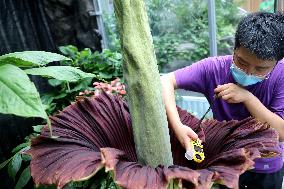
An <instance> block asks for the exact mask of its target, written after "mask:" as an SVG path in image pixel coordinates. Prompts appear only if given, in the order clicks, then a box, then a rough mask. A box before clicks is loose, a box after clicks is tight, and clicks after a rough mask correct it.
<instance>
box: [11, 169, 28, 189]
mask: <svg viewBox="0 0 284 189" xmlns="http://www.w3.org/2000/svg"><path fill="white" fill-rule="evenodd" d="M30 178H31V173H30V166H28V167H27V168H25V169H24V170H23V172H22V174H21V176H20V178H19V180H18V182H17V184H16V186H15V189H22V188H23V187H24V186H25V185H26V184H27V183H28V182H29V180H30Z"/></svg>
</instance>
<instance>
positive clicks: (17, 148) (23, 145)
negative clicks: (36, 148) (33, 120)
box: [12, 142, 30, 153]
mask: <svg viewBox="0 0 284 189" xmlns="http://www.w3.org/2000/svg"><path fill="white" fill-rule="evenodd" d="M29 145H30V143H29V142H25V143H22V144H19V145H18V146H17V147H16V148H14V149H13V150H12V153H16V152H18V151H19V150H21V149H23V148H25V147H27V146H29Z"/></svg>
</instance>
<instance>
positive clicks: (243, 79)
mask: <svg viewBox="0 0 284 189" xmlns="http://www.w3.org/2000/svg"><path fill="white" fill-rule="evenodd" d="M230 70H231V72H232V75H233V77H234V79H235V81H236V82H237V83H239V84H240V85H241V86H244V87H245V86H249V85H253V84H256V83H258V82H261V81H263V80H264V79H265V78H266V77H260V76H256V75H248V74H246V73H245V72H244V71H242V70H241V69H240V68H238V67H236V65H235V64H234V63H232V65H231V67H230Z"/></svg>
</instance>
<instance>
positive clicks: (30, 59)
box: [0, 51, 71, 67]
mask: <svg viewBox="0 0 284 189" xmlns="http://www.w3.org/2000/svg"><path fill="white" fill-rule="evenodd" d="M61 60H71V59H69V58H67V57H65V56H63V55H60V54H56V53H51V52H45V51H23V52H14V53H9V54H4V55H2V56H0V65H3V64H13V65H15V66H19V67H32V66H44V65H46V64H48V63H50V62H54V61H61Z"/></svg>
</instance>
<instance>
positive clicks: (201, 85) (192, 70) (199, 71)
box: [174, 57, 214, 94]
mask: <svg viewBox="0 0 284 189" xmlns="http://www.w3.org/2000/svg"><path fill="white" fill-rule="evenodd" d="M213 63H214V59H213V58H212V57H210V58H206V59H203V60H201V61H198V62H196V63H194V64H192V65H190V66H187V67H185V68H182V69H179V70H176V71H175V72H174V75H175V79H176V83H177V87H178V88H179V89H185V90H189V91H194V92H199V93H203V94H205V92H206V87H207V86H206V85H207V83H208V82H206V81H207V80H206V77H207V76H208V74H209V75H210V73H209V72H210V71H212V65H213Z"/></svg>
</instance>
